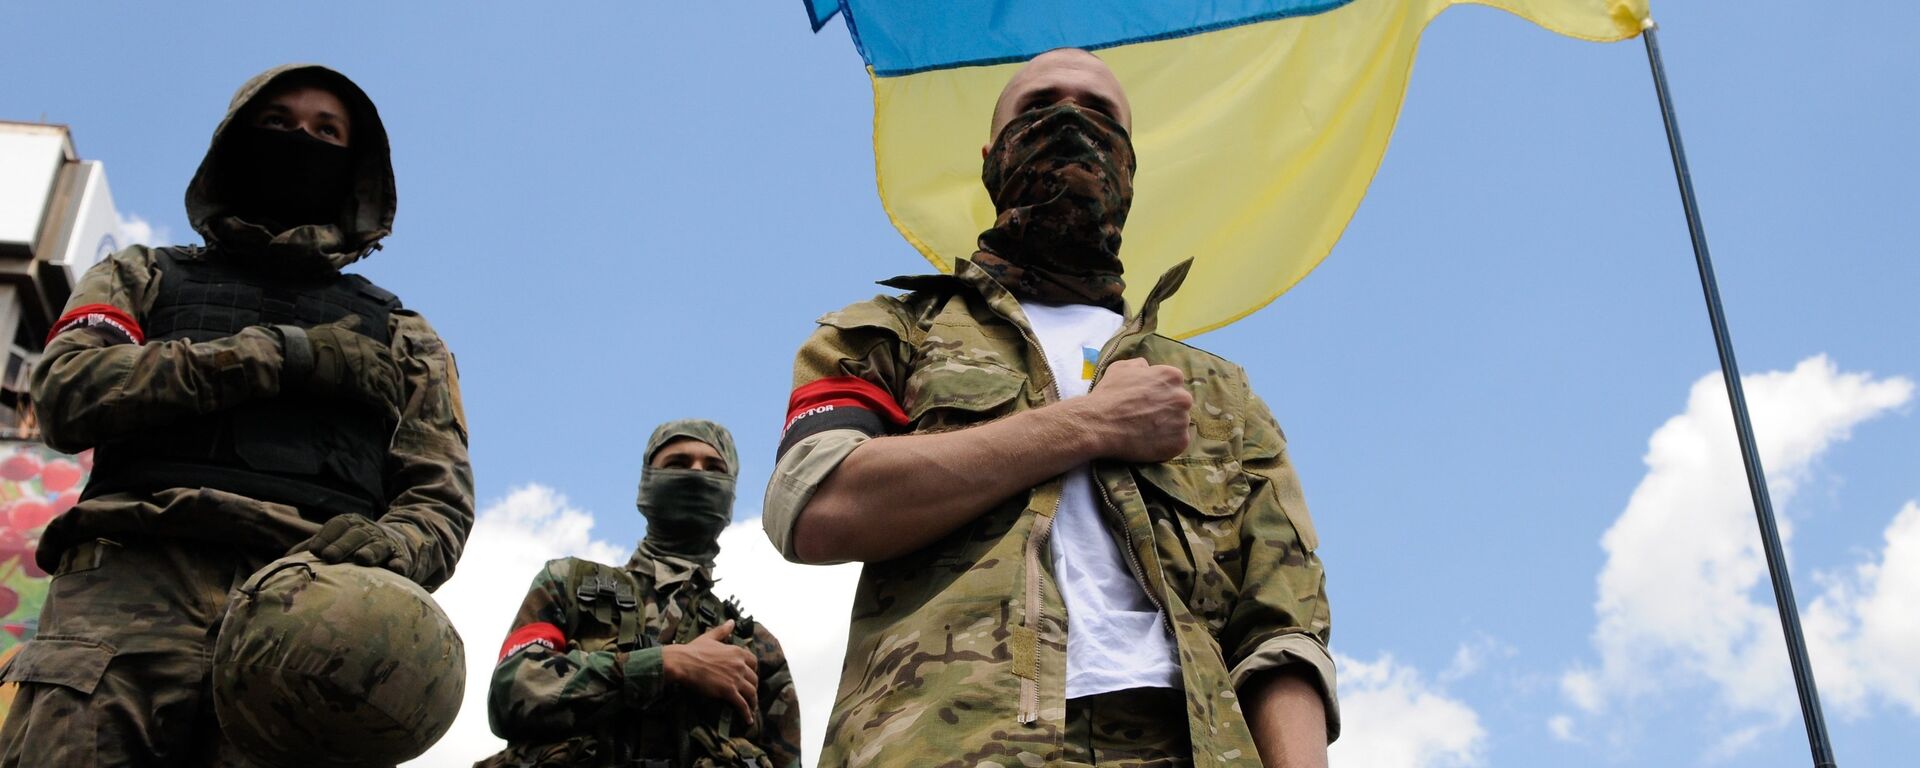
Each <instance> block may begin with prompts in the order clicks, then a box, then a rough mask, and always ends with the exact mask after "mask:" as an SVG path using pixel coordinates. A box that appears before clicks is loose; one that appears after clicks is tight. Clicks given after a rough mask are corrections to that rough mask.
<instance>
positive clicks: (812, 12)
mask: <svg viewBox="0 0 1920 768" xmlns="http://www.w3.org/2000/svg"><path fill="white" fill-rule="evenodd" d="M803 2H805V3H806V4H807V20H808V21H811V22H813V31H815V32H818V31H820V28H821V27H824V26H826V25H827V22H828V21H831V20H832V19H833V15H834V14H836V13H839V12H840V0H803Z"/></svg>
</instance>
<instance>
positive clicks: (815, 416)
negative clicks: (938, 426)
mask: <svg viewBox="0 0 1920 768" xmlns="http://www.w3.org/2000/svg"><path fill="white" fill-rule="evenodd" d="M906 425H907V413H906V411H903V410H901V408H900V403H899V402H898V401H895V400H894V399H893V395H890V394H888V393H887V391H886V390H884V389H881V388H880V387H879V386H878V385H875V384H874V383H873V382H870V381H867V380H866V379H862V378H860V377H858V376H835V377H832V378H827V379H820V380H819V381H815V382H812V383H809V384H805V385H802V386H801V387H799V388H798V389H795V390H793V395H792V396H790V397H788V398H787V423H786V426H785V427H783V428H782V432H781V436H780V450H779V453H781V454H785V453H786V452H787V449H788V448H790V447H792V446H793V444H794V443H798V442H800V441H801V440H802V439H805V438H806V437H807V436H809V435H817V434H819V433H821V432H826V431H829V430H835V429H852V430H855V431H858V432H862V433H865V434H867V435H879V434H884V433H886V432H888V431H891V430H892V429H898V428H900V427H904V426H906Z"/></svg>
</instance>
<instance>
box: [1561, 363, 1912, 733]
mask: <svg viewBox="0 0 1920 768" xmlns="http://www.w3.org/2000/svg"><path fill="white" fill-rule="evenodd" d="M1745 385H1746V393H1747V400H1748V405H1749V407H1750V409H1751V411H1752V414H1753V420H1754V431H1755V435H1756V441H1757V443H1758V447H1759V451H1760V456H1761V460H1762V463H1763V465H1764V466H1765V468H1766V470H1767V474H1768V480H1769V483H1770V489H1771V491H1772V495H1773V500H1774V502H1775V507H1776V509H1777V510H1778V509H1784V508H1785V507H1786V506H1787V505H1788V504H1790V503H1791V501H1792V499H1793V497H1794V494H1795V493H1796V491H1798V490H1799V488H1800V487H1801V486H1802V485H1803V484H1804V483H1805V482H1806V481H1807V480H1808V478H1809V477H1810V476H1811V475H1812V469H1813V468H1814V466H1815V465H1816V462H1817V460H1818V459H1819V457H1820V456H1821V455H1822V454H1823V453H1824V452H1825V451H1826V450H1827V449H1828V448H1830V447H1832V446H1833V445H1834V444H1836V443H1838V442H1841V441H1844V440H1846V439H1847V438H1848V437H1849V436H1850V434H1851V430H1852V429H1853V428H1854V427H1855V426H1857V425H1859V424H1861V423H1862V422H1865V421H1867V420H1870V419H1873V418H1875V417H1878V416H1881V415H1883V414H1885V413H1887V412H1888V411H1889V410H1891V409H1894V408H1897V407H1899V406H1901V405H1903V404H1905V403H1907V402H1908V401H1909V400H1910V399H1911V397H1912V395H1913V382H1911V381H1909V380H1907V379H1904V378H1899V377H1889V378H1882V379H1876V378H1874V377H1873V376H1871V375H1870V374H1866V373H1842V372H1840V371H1839V370H1838V369H1837V368H1836V367H1835V365H1834V364H1833V363H1832V362H1831V361H1829V360H1828V359H1827V358H1826V357H1825V356H1824V355H1822V356H1815V357H1812V358H1808V359H1807V360H1804V361H1802V362H1801V363H1800V364H1799V365H1797V366H1796V367H1795V368H1794V369H1793V370H1791V371H1776V372H1770V373H1763V374H1758V375H1750V376H1747V377H1745ZM1645 461H1646V464H1647V474H1646V475H1645V477H1644V478H1642V480H1641V482H1640V484H1639V486H1638V487H1637V488H1635V489H1634V491H1633V494H1632V496H1631V498H1630V499H1629V501H1628V503H1627V507H1626V509H1625V511H1623V512H1622V513H1621V515H1620V517H1619V519H1618V520H1616V521H1615V522H1614V524H1613V526H1612V527H1611V528H1609V529H1608V530H1607V532H1606V534H1605V535H1604V536H1603V537H1602V538H1601V547H1602V548H1603V549H1605V550H1606V552H1607V561H1606V564H1605V565H1604V566H1603V567H1602V569H1601V571H1600V575H1599V578H1598V586H1599V597H1598V600H1597V601H1596V604H1595V613H1596V618H1597V622H1598V623H1597V626H1596V627H1595V629H1594V633H1593V643H1594V646H1595V649H1596V650H1597V651H1598V653H1599V662H1598V664H1597V666H1592V665H1581V666H1578V667H1576V668H1574V669H1572V670H1569V671H1568V672H1566V673H1565V674H1564V675H1563V676H1562V678H1561V690H1562V693H1563V694H1564V695H1565V696H1566V697H1567V699H1568V700H1569V701H1571V702H1572V703H1573V704H1574V705H1575V706H1577V707H1578V708H1579V709H1581V710H1583V711H1584V712H1586V713H1587V714H1589V715H1599V714H1603V713H1606V712H1609V711H1612V708H1613V705H1614V704H1616V703H1619V702H1624V701H1628V700H1632V699H1635V698H1639V697H1643V696H1647V695H1650V694H1654V693H1660V692H1665V691H1669V690H1672V689H1674V688H1677V687H1681V686H1689V685H1699V684H1703V683H1704V684H1706V685H1708V686H1709V687H1710V689H1711V690H1712V691H1713V692H1714V693H1715V695H1716V696H1717V697H1718V701H1719V703H1720V704H1721V705H1722V706H1723V707H1725V708H1726V709H1727V710H1728V711H1730V712H1733V713H1746V714H1748V715H1759V716H1763V717H1766V718H1767V719H1768V720H1770V721H1771V722H1775V723H1778V722H1787V721H1790V718H1791V717H1792V716H1793V714H1794V712H1795V701H1796V699H1795V696H1794V693H1793V687H1792V680H1791V678H1790V676H1789V674H1788V669H1787V664H1786V654H1785V651H1784V649H1783V646H1782V643H1781V640H1780V628H1779V622H1778V614H1777V613H1776V611H1775V609H1774V603H1773V597H1772V595H1771V591H1770V585H1769V584H1768V582H1767V578H1766V563H1765V560H1764V557H1763V555H1762V553H1761V551H1760V543H1759V537H1758V535H1757V534H1756V532H1755V530H1754V520H1753V507H1752V502H1751V500H1750V498H1749V496H1748V493H1747V487H1746V480H1745V475H1744V470H1743V469H1742V464H1741V459H1740V454H1739V449H1738V446H1737V443H1736V442H1735V439H1734V433H1733V424H1732V417H1731V416H1730V415H1729V411H1728V407H1727V398H1726V392H1725V389H1724V387H1723V385H1722V383H1721V380H1720V376H1719V375H1718V374H1712V375H1709V376H1705V377H1702V378H1701V379H1700V380H1698V381H1696V382H1695V383H1694V385H1693V388H1692V392H1691V394H1690V396H1689V397H1688V400H1687V407H1686V410H1685V411H1684V412H1683V413H1681V414H1680V415H1678V416H1675V417H1673V418H1672V419H1670V420H1668V421H1667V423H1666V424H1664V425H1662V426H1661V427H1660V428H1659V429H1658V430H1657V431H1655V432H1654V434H1653V436H1652V438H1651V439H1650V440H1649V441H1648V451H1647V455H1646V457H1645ZM1916 517H1920V515H1916ZM1779 522H1780V531H1781V536H1782V538H1783V539H1790V538H1791V535H1792V532H1793V531H1792V525H1791V520H1790V519H1788V518H1787V517H1785V516H1782V517H1781V519H1780V521H1779ZM1896 525H1898V522H1896ZM1914 527H1915V528H1920V523H1915V525H1914ZM1903 531H1904V529H1903ZM1903 535H1904V533H1903ZM1914 535H1915V537H1916V538H1920V531H1916V532H1915V534H1914ZM1894 539H1895V536H1894V532H1893V531H1891V530H1890V531H1889V539H1888V540H1889V554H1890V555H1891V553H1892V552H1893V547H1894ZM1904 540H1905V539H1902V541H1904ZM1911 546H1913V547H1915V548H1916V549H1920V541H1914V542H1912V544H1911ZM1909 571H1911V572H1909ZM1887 573H1893V571H1892V570H1887V569H1878V570H1873V571H1871V572H1869V571H1862V572H1861V574H1860V575H1859V578H1858V579H1856V582H1857V584H1858V586H1859V588H1860V591H1859V595H1860V596H1861V597H1863V598H1864V597H1865V596H1866V595H1869V594H1871V595H1876V596H1877V595H1881V594H1887V595H1889V596H1890V597H1889V598H1888V599H1889V600H1893V601H1897V600H1899V599H1902V598H1900V597H1892V596H1897V595H1900V596H1907V597H1905V598H1904V599H1906V600H1909V601H1911V600H1912V599H1914V598H1913V597H1911V595H1914V594H1915V592H1910V591H1906V590H1907V589H1913V590H1920V579H1916V578H1915V577H1920V566H1913V567H1909V568H1903V569H1900V573H1901V574H1903V575H1901V576H1900V578H1905V579H1910V580H1913V583H1912V584H1909V585H1907V586H1891V587H1890V586H1889V585H1887V584H1886V583H1884V579H1885V578H1886V577H1885V574H1887ZM1843 591H1844V590H1843ZM1847 594H1848V595H1851V594H1853V593H1851V592H1849V593H1847ZM1823 599H1824V598H1823ZM1834 599H1835V600H1836V601H1837V602H1834V603H1833V604H1832V606H1831V609H1832V610H1831V613H1830V617H1831V619H1832V626H1833V627H1834V628H1835V629H1834V631H1835V632H1840V631H1842V630H1843V629H1844V628H1845V627H1847V626H1851V625H1852V624H1858V625H1859V627H1860V628H1861V630H1860V632H1861V635H1860V636H1861V637H1863V638H1864V637H1865V634H1864V632H1865V627H1866V626H1867V624H1868V623H1869V621H1868V618H1867V617H1868V616H1869V615H1871V616H1872V617H1873V618H1872V620H1871V624H1872V626H1873V627H1875V630H1874V631H1876V632H1878V633H1880V634H1879V635H1876V636H1875V637H1881V636H1885V637H1888V638H1891V639H1899V638H1907V637H1912V636H1915V633H1914V627H1913V626H1912V621H1913V620H1912V619H1911V618H1910V616H1902V615H1900V611H1898V610H1897V609H1886V610H1881V609H1879V608H1878V606H1879V605H1881V604H1880V603H1874V605H1875V608H1874V609H1872V610H1870V611H1869V612H1866V613H1861V612H1850V611H1849V610H1846V609H1844V608H1843V606H1853V605H1855V601H1852V600H1851V599H1850V598H1847V597H1836V598H1834ZM1907 604H1908V605H1911V602H1908V603H1907ZM1860 606H1864V603H1860ZM1902 622H1906V624H1905V625H1903V624H1902ZM1850 623H1851V624H1850ZM1823 626H1824V625H1823ZM1835 636H1836V637H1837V636H1838V635H1837V634H1836V635H1835ZM1875 642H1880V641H1879V640H1876V641H1875ZM1907 647H1908V648H1912V647H1914V643H1910V644H1909V645H1908V646H1907ZM1904 652H1905V653H1908V654H1912V653H1914V651H1911V650H1908V651H1904ZM1837 658H1840V657H1839V656H1835V655H1832V654H1828V655H1827V658H1826V659H1819V660H1816V664H1817V665H1818V666H1816V674H1817V675H1825V674H1827V673H1826V672H1823V671H1822V670H1824V669H1826V668H1827V667H1828V666H1830V665H1831V664H1832V663H1833V660H1834V659H1837ZM1914 668H1915V667H1913V666H1911V665H1910V666H1909V667H1908V669H1914ZM1839 677H1842V678H1845V677H1846V675H1839ZM1908 677H1909V679H1911V678H1913V675H1911V674H1910V675H1908ZM1822 682H1825V681H1824V679H1823V680H1822ZM1915 700H1916V701H1917V702H1920V681H1916V686H1915ZM1567 731H1568V732H1569V733H1571V732H1572V723H1571V722H1569V723H1568V724H1567ZM1753 738H1755V736H1754V735H1753V734H1748V733H1746V731H1745V730H1741V731H1737V732H1734V733H1732V734H1730V735H1729V736H1728V737H1727V738H1726V739H1723V740H1722V741H1721V742H1720V744H1719V745H1717V746H1716V747H1715V748H1714V749H1713V750H1712V751H1711V752H1710V753H1709V755H1708V757H1709V758H1723V757H1725V756H1727V755H1730V754H1731V753H1732V752H1734V751H1737V750H1739V749H1741V748H1743V746H1744V745H1746V744H1750V743H1752V740H1753Z"/></svg>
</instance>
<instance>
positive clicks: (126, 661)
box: [0, 67, 473, 766]
mask: <svg viewBox="0 0 1920 768" xmlns="http://www.w3.org/2000/svg"><path fill="white" fill-rule="evenodd" d="M296 71H299V72H301V74H302V76H312V75H315V74H316V73H317V74H318V75H320V76H322V77H339V76H338V75H335V74H333V73H331V72H328V71H326V70H323V69H321V68H318V67H281V68H277V69H274V70H269V71H268V72H265V73H263V74H261V75H259V76H257V77H255V78H254V79H252V80H250V81H249V82H248V83H247V84H246V85H245V86H243V87H242V88H241V89H240V91H239V92H238V93H237V94H235V96H234V100H233V103H232V104H231V106H230V107H229V110H228V113H227V116H226V118H225V119H224V120H222V121H221V123H220V127H219V128H218V129H217V130H216V131H215V133H214V139H213V147H215V148H217V147H219V146H220V145H221V142H222V140H223V137H224V136H226V135H227V133H228V130H229V127H230V125H232V124H233V123H234V122H235V118H236V116H238V115H239V114H240V112H241V111H242V108H243V107H245V106H246V105H247V104H248V103H249V102H251V101H252V100H253V99H254V98H255V97H256V96H259V95H260V94H261V93H262V92H263V91H264V90H265V89H266V88H267V86H268V85H269V84H271V83H272V82H274V81H275V80H276V79H277V78H280V77H283V76H285V75H287V74H288V73H290V72H296ZM340 81H341V82H344V78H340ZM349 86H350V84H349ZM349 96H352V98H349ZM342 99H343V100H346V101H348V102H349V103H350V104H353V103H354V102H356V101H364V95H361V94H359V93H358V89H357V88H353V89H352V93H351V94H343V95H342ZM360 106H363V107H364V110H363V111H362V112H361V113H360V114H356V115H355V118H356V123H355V125H354V126H353V128H354V130H355V146H356V147H357V148H359V158H360V161H359V165H358V166H357V177H356V179H355V185H354V189H355V190H356V201H355V205H354V206H353V207H354V213H353V214H352V215H351V217H349V218H350V220H349V221H346V222H345V224H346V226H303V227H297V228H294V229H291V230H288V231H286V232H284V233H283V234H280V235H278V236H274V235H272V234H271V233H269V232H268V231H267V230H265V229H264V228H261V227H257V226H252V225H250V224H248V223H247V222H245V221H242V220H240V219H238V218H236V217H234V216H231V215H225V207H224V206H223V205H222V204H221V203H220V201H218V200H215V199H213V198H212V197H210V196H209V194H208V193H209V181H208V174H209V166H210V165H211V164H212V159H213V157H214V155H215V151H214V150H213V149H210V150H209V152H208V160H207V161H205V162H203V163H202V165H201V169H200V171H199V172H198V173H196V175H195V177H194V180H193V183H192V184H191V185H190V186H189V188H188V190H187V212H188V218H189V220H190V221H191V222H192V223H193V225H194V227H195V229H196V230H197V231H199V232H200V234H201V235H202V236H204V237H205V238H206V239H207V242H208V244H209V245H210V246H213V247H217V248H222V249H226V250H227V251H229V252H236V253H245V254H248V255H249V256H248V257H249V258H252V257H254V256H255V255H258V256H259V257H260V258H283V259H291V260H307V261H309V262H315V261H317V260H320V259H324V260H325V262H326V263H329V264H331V265H332V266H333V267H334V268H336V269H338V268H340V267H345V266H346V265H348V264H351V263H353V262H354V261H356V260H358V259H359V258H361V257H362V256H363V255H365V254H366V253H368V252H370V251H371V250H372V249H373V248H374V247H376V245H377V243H378V242H379V241H380V239H381V238H383V237H385V236H386V235H387V234H388V233H389V232H390V231H391V228H392V223H393V215H394V209H395V195H394V180H393V173H392V169H391V163H390V160H389V153H388V146H387V141H386V135H385V131H384V129H383V128H382V127H381V126H380V124H379V121H378V117H377V114H376V113H374V112H373V110H372V108H371V103H370V102H364V103H363V104H361V105H360ZM362 115H365V118H362ZM164 279H165V276H164V275H163V274H161V271H160V268H159V266H158V262H157V258H156V256H155V253H154V251H153V250H152V249H149V248H145V247H139V246H136V247H132V248H128V249H126V250H123V251H121V252H119V253H116V254H114V255H113V256H112V257H111V258H109V259H108V260H106V261H104V262H102V263H100V264H98V265H96V266H95V267H93V268H92V269H90V270H88V271H87V273H86V274H85V275H84V276H83V277H82V278H81V280H80V283H79V285H77V286H76V287H75V289H74V292H73V296H72V298H71V299H70V300H69V301H68V308H69V310H70V311H71V310H74V309H77V308H81V307H88V306H91V305H107V306H110V307H112V308H114V309H115V310H117V311H118V313H122V316H123V317H124V318H126V319H129V320H131V321H132V322H133V323H136V324H137V323H140V322H141V321H142V320H143V319H144V317H145V315H146V313H147V311H148V309H149V308H150V307H151V306H152V304H153V301H154V295H155V290H156V288H157V286H158V285H159V282H160V281H161V280H164ZM387 330H388V332H389V336H390V338H391V340H392V341H391V346H392V353H393V356H394V358H395V361H396V362H397V363H398V366H399V369H400V372H401V374H402V377H403V381H402V385H403V392H402V395H403V402H402V404H401V412H400V419H399V423H398V426H397V428H396V429H395V431H394V433H393V434H392V436H391V443H390V447H389V448H388V450H387V455H386V459H385V467H384V478H383V481H384V486H385V488H386V493H387V496H388V501H387V504H386V509H385V511H384V513H383V514H381V515H380V517H379V520H378V522H379V523H380V524H381V525H382V526H383V527H384V528H385V529H386V530H388V531H390V532H393V533H395V534H397V535H398V537H399V538H400V539H402V540H404V541H405V543H406V545H407V546H408V548H409V549H410V550H411V551H410V553H409V554H410V561H411V569H410V572H408V573H406V574H404V575H406V576H407V577H409V578H410V579H412V580H413V581H415V582H417V583H419V584H421V585H422V586H425V587H427V588H429V589H432V588H434V587H437V586H438V585H440V584H441V583H442V582H445V581H446V580H447V578H448V577H450V576H451V575H452V574H453V568H454V563H455V561H456V560H458V559H459V557H460V549H461V546H462V545H463V544H464V542H465V540H466V537H467V532H468V529H469V528H470V527H471V526H472V522H473V477H472V471H471V469H470V467H469V465H468V460H467V445H466V443H467V434H466V426H465V422H464V416H463V415H462V412H461V406H460V396H459V388H458V383H457V381H456V378H455V371H454V364H453V356H452V354H451V353H450V352H448V350H447V348H446V345H445V344H443V343H442V342H441V340H440V337H439V336H438V335H437V334H435V333H434V331H433V329H432V328H431V327H430V326H428V325H427V322H426V320H425V319H423V318H421V317H420V316H419V315H418V314H415V313H413V312H410V311H407V310H395V311H393V312H392V314H391V315H390V322H389V324H388V329H387ZM128 341H129V339H127V338H126V337H125V334H115V333H107V332H101V329H100V328H99V327H74V328H73V329H71V330H66V331H64V332H61V333H59V334H58V335H56V336H54V337H53V338H52V339H51V340H50V341H49V342H48V344H47V349H46V353H45V355H44V357H43V358H42V359H41V361H40V363H39V365H38V366H37V367H36V368H35V369H34V371H33V377H32V392H33V395H34V409H35V413H36V415H37V417H38V419H39V421H40V425H41V429H42V431H43V434H44V437H45V440H46V442H47V444H48V445H50V446H52V447H54V448H56V449H59V450H63V451H69V452H73V451H80V450H84V449H87V448H91V447H94V446H97V445H101V444H105V443H110V442H113V441H115V440H116V439H119V438H122V437H124V436H128V435H132V434H136V433H143V432H148V431H150V430H154V429H157V428H158V429H163V428H166V427H168V426H170V425H175V424H183V423H188V422H190V421H191V420H194V419H196V418H198V417H202V416H207V415H211V414H218V413H221V412H223V411H226V410H228V409H231V408H235V407H238V406H241V405H244V404H246V403H249V402H253V401H258V400H263V399H269V398H276V397H280V396H281V395H282V393H283V391H286V390H290V389H291V388H292V382H283V381H282V376H281V371H282V366H283V363H284V359H283V352H282V348H281V342H280V337H279V336H278V335H276V334H275V333H274V332H273V331H270V330H268V329H265V328H259V327H256V328H250V329H248V330H245V331H242V332H240V333H238V334H235V335H232V336H229V337H226V338H221V339H217V340H214V341H209V342H205V343H190V342H187V341H182V340H175V341H163V342H152V343H146V344H137V343H128ZM328 515H329V511H328V510H322V509H307V510H303V509H296V508H294V507H292V506H288V505H284V504H277V503H271V502H266V501H261V500H257V499H253V498H249V497H246V496H241V495H238V494H234V493H227V492H223V491H219V490H214V489H210V488H201V487H180V488H169V489H164V490H159V491H156V492H150V493H134V492H126V493H107V494H105V495H100V496H96V497H93V498H87V499H84V500H82V501H81V502H79V504H78V505H76V506H75V507H73V508H72V509H71V510H69V511H68V512H66V513H65V514H63V515H61V516H60V517H59V518H57V519H56V520H55V521H54V522H53V523H52V524H50V525H49V526H48V528H47V530H46V533H45V536H44V537H43V538H42V540H41V544H40V548H39V551H38V553H37V555H38V562H39V564H40V565H41V567H43V568H45V569H46V570H47V571H49V572H50V573H52V574H53V582H52V584H51V585H50V587H49V592H48V596H47V602H46V605H45V608H44V609H43V610H42V613H41V616H40V633H39V635H38V636H37V637H36V638H35V639H34V640H32V641H30V642H28V643H27V644H26V645H25V646H24V647H22V648H21V651H20V653H19V655H18V656H16V657H15V658H14V659H13V661H12V662H11V663H10V664H9V665H8V667H7V668H6V670H5V674H4V679H5V680H6V681H8V682H20V683H22V690H21V693H20V696H19V698H18V700H17V701H16V702H15V705H14V708H13V710H12V712H11V714H10V716H9V717H8V718H7V721H6V726H5V731H4V733H3V734H0V749H3V750H4V752H3V753H0V766H14V765H23V764H24V765H62V766H67V765H73V766H84V765H96V764H97V765H123V764H129V763H144V761H154V762H158V763H161V764H175V763H182V762H192V763H204V762H208V761H210V760H211V761H216V762H237V761H238V758H233V757H232V756H230V755H227V756H223V757H219V758H217V759H216V758H213V757H208V755H209V754H210V753H212V752H215V751H220V752H222V753H225V752H227V751H228V750H226V748H225V745H224V740H223V739H221V738H220V737H219V735H218V734H219V726H218V723H217V721H216V720H215V718H214V714H213V710H212V703H211V702H210V701H209V700H208V698H207V696H206V695H205V691H206V687H207V680H208V674H209V663H210V661H209V655H210V653H211V650H212V647H213V640H214V633H215V632H216V631H217V630H218V628H219V622H220V618H221V615H222V613H223V611H224V609H225V606H226V602H227V595H228V591H229V589H230V588H231V587H233V586H234V585H236V584H238V583H239V582H240V581H242V580H244V579H245V578H246V577H247V576H248V575H249V574H251V573H252V572H253V571H254V570H255V569H256V568H258V567H259V566H261V565H264V564H265V563H267V562H269V561H271V560H274V559H275V558H278V557H280V556H281V555H283V554H285V553H286V552H287V551H288V550H289V549H290V548H292V547H294V546H295V545H297V544H299V543H301V542H302V541H303V540H306V539H308V538H309V537H311V536H313V535H314V534H315V533H316V532H317V531H319V529H320V528H321V523H322V522H323V521H324V520H325V519H326V518H327V516H328Z"/></svg>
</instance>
